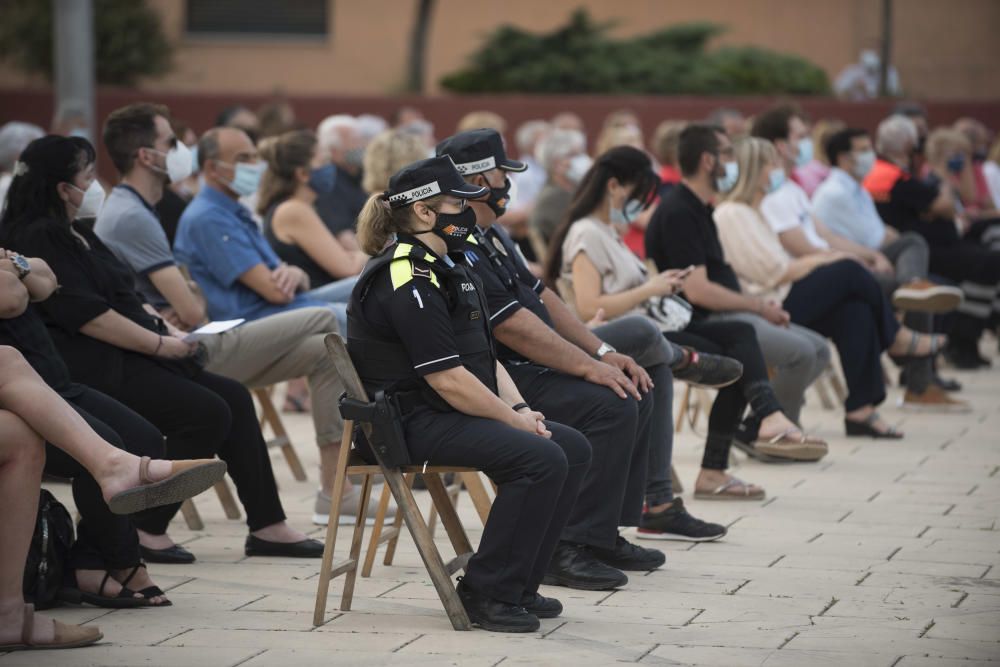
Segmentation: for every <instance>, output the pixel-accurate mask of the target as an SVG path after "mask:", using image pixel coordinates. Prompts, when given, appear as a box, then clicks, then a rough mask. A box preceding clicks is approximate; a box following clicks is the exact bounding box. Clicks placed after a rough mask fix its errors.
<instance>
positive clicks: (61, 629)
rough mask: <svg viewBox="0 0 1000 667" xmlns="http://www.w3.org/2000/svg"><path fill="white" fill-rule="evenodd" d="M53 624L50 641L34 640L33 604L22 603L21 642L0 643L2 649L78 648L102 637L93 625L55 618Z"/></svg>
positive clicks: (0, 649) (0, 650)
mask: <svg viewBox="0 0 1000 667" xmlns="http://www.w3.org/2000/svg"><path fill="white" fill-rule="evenodd" d="M52 622H53V623H54V624H55V635H54V636H53V637H52V641H51V642H38V643H36V642H34V641H32V639H31V633H32V631H33V630H34V629H35V605H33V604H26V605H24V623H23V624H22V625H21V643H19V644H0V652H2V651H40V650H49V649H57V648H79V647H81V646H90V645H91V644H94V643H96V642H99V641H101V640H102V639H104V635H103V634H102V633H101V631H100V630H99V629H98V628H96V627H95V626H93V625H67V624H65V623H60V622H59V621H57V620H54V619H53V620H52Z"/></svg>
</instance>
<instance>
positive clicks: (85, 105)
mask: <svg viewBox="0 0 1000 667" xmlns="http://www.w3.org/2000/svg"><path fill="white" fill-rule="evenodd" d="M52 17H53V19H54V20H53V25H54V31H55V34H54V35H53V38H54V39H53V50H54V53H53V59H52V60H53V62H54V63H55V83H56V88H55V114H56V115H57V116H58V115H59V114H60V112H61V111H73V112H77V113H80V114H81V115H82V116H83V117H84V118H86V121H87V129H88V130H89V132H90V136H91V137H94V136H95V135H94V115H95V110H94V83H95V79H96V72H97V68H96V64H95V56H94V5H93V2H92V0H52ZM92 141H93V139H92Z"/></svg>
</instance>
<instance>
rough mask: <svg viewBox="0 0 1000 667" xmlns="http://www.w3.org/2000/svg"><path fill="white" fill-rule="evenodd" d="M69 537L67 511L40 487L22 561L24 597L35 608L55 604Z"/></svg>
mask: <svg viewBox="0 0 1000 667" xmlns="http://www.w3.org/2000/svg"><path fill="white" fill-rule="evenodd" d="M73 538H74V531H73V519H72V518H71V517H70V515H69V512H68V511H67V510H66V508H65V507H64V506H63V504H62V503H60V502H59V501H58V500H56V499H55V496H53V495H52V494H51V493H49V492H48V491H46V490H45V489H42V491H41V494H40V498H39V501H38V518H37V519H36V521H35V534H34V535H32V537H31V546H29V547H28V561H27V562H26V563H25V565H24V601H25V602H30V603H33V604H34V605H35V608H36V609H47V608H49V607H53V606H55V604H56V593H57V592H58V591H59V589H60V588H61V587H62V585H63V576H64V575H65V572H66V568H67V567H68V563H69V552H70V549H72V547H73Z"/></svg>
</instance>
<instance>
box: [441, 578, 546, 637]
mask: <svg viewBox="0 0 1000 667" xmlns="http://www.w3.org/2000/svg"><path fill="white" fill-rule="evenodd" d="M457 590H458V599H459V600H461V601H462V606H463V607H465V613H467V614H468V615H469V620H470V621H472V624H473V625H478V626H479V627H481V628H482V629H483V630H489V631H490V632H534V631H535V630H537V629H538V628H539V626H540V624H539V622H538V617H537V616H535V615H534V614H529V613H528V612H527V611H525V609H524V607H520V606H518V605H516V604H510V603H508V602H501V601H500V600H494V599H493V598H491V597H489V596H487V595H483V594H481V593H478V592H476V591H474V590H472V589H471V588H469V587H468V586H466V585H465V582H464V581H462V580H461V579H460V580H459V582H458V588H457Z"/></svg>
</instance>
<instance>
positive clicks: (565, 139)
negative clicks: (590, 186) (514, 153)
mask: <svg viewBox="0 0 1000 667" xmlns="http://www.w3.org/2000/svg"><path fill="white" fill-rule="evenodd" d="M586 150H587V137H586V136H584V134H583V132H580V131H579V130H560V129H555V130H552V131H551V132H549V134H548V135H546V137H545V138H544V139H543V140H542V142H541V143H540V144H539V145H538V147H537V148H536V149H535V157H536V158H537V159H538V164H539V166H540V167H541V168H542V169H544V170H545V173H546V174H547V175H548V180H547V181H546V183H545V185H544V186H543V187H542V190H541V192H539V193H538V199H536V201H535V208H534V210H533V211H532V212H531V217H530V218H529V219H528V226H529V227H530V228H531V229H532V230H534V231H535V232H537V233H538V234H539V235H540V236H541V237H542V239H544V240H545V242H546V243H548V241H549V239H550V238H551V237H552V234H553V233H554V232H555V230H556V227H558V226H559V223H561V222H562V220H563V217H564V216H565V215H566V211H567V210H569V204H570V201H571V200H572V198H573V191H574V190H576V186H577V184H578V183H579V182H580V179H582V178H583V175H584V174H586V173H587V170H588V169H590V165H591V163H592V162H593V161H592V160H591V159H590V157H589V156H588V155H587V153H586Z"/></svg>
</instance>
